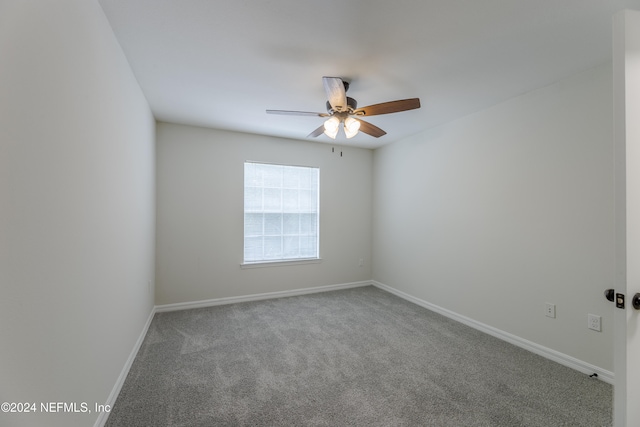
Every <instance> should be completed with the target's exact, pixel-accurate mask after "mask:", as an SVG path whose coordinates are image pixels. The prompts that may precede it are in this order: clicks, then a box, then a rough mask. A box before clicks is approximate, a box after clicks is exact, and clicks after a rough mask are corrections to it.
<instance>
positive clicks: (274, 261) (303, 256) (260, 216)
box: [241, 161, 321, 268]
mask: <svg viewBox="0 0 640 427" xmlns="http://www.w3.org/2000/svg"><path fill="white" fill-rule="evenodd" d="M251 168H253V169H251ZM304 170H307V171H306V172H307V173H308V178H304V177H303V178H301V177H300V175H297V174H296V173H290V174H289V175H288V177H289V178H287V172H288V171H289V172H298V173H299V172H302V173H303V175H304V174H305V171H304ZM296 175H297V176H298V177H297V178H296ZM307 179H308V181H307ZM303 181H304V182H303ZM243 193H244V208H243V256H242V259H243V261H242V263H241V266H242V268H252V267H266V266H283V265H292V264H305V263H317V262H320V261H321V258H320V168H318V167H313V166H299V165H286V164H276V163H264V162H255V161H245V162H244V189H243ZM258 198H259V199H260V200H258ZM278 198H279V200H277V199H278ZM287 217H288V220H289V222H288V225H287V222H286V221H287ZM278 239H279V241H278ZM267 240H269V241H267ZM287 245H288V247H289V251H291V252H289V253H288V254H287ZM267 250H269V251H270V254H269V253H267ZM258 253H260V254H258Z"/></svg>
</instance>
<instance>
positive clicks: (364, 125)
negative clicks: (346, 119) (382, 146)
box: [356, 119, 387, 138]
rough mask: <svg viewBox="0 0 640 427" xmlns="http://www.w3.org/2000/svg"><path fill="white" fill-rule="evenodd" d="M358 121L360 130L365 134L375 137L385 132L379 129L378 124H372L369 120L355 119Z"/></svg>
mask: <svg viewBox="0 0 640 427" xmlns="http://www.w3.org/2000/svg"><path fill="white" fill-rule="evenodd" d="M356 120H358V121H359V122H360V132H364V133H366V134H367V135H371V136H373V137H376V138H380V137H381V136H383V135H386V134H387V133H386V132H385V131H383V130H382V129H380V128H379V127H378V126H375V125H372V124H371V123H369V122H365V121H364V120H360V119H356Z"/></svg>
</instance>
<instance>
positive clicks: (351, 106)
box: [327, 96, 358, 114]
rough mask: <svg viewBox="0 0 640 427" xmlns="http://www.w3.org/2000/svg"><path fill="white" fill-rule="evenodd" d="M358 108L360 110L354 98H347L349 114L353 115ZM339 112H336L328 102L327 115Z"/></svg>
mask: <svg viewBox="0 0 640 427" xmlns="http://www.w3.org/2000/svg"><path fill="white" fill-rule="evenodd" d="M356 108H358V101H356V100H355V99H353V98H349V97H348V96H347V111H346V112H347V113H349V114H352V113H353V112H354V111H355V110H356ZM336 112H337V111H334V110H333V108H331V104H330V103H329V101H327V113H329V114H333V113H336Z"/></svg>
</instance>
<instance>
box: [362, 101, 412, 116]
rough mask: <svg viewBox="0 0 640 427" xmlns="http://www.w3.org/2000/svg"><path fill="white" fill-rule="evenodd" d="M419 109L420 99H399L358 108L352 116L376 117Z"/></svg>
mask: <svg viewBox="0 0 640 427" xmlns="http://www.w3.org/2000/svg"><path fill="white" fill-rule="evenodd" d="M416 108H420V98H410V99H400V100H398V101H389V102H383V103H382V104H374V105H368V106H366V107H362V108H358V109H357V110H356V111H354V112H353V114H355V115H357V116H377V115H380V114H390V113H398V112H400V111H407V110H415V109H416Z"/></svg>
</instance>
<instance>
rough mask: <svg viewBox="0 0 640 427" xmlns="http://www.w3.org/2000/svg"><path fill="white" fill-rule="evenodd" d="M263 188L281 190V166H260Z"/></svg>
mask: <svg viewBox="0 0 640 427" xmlns="http://www.w3.org/2000/svg"><path fill="white" fill-rule="evenodd" d="M259 167H260V168H261V169H262V177H263V180H264V186H265V187H272V188H282V166H279V165H260V166H259Z"/></svg>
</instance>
